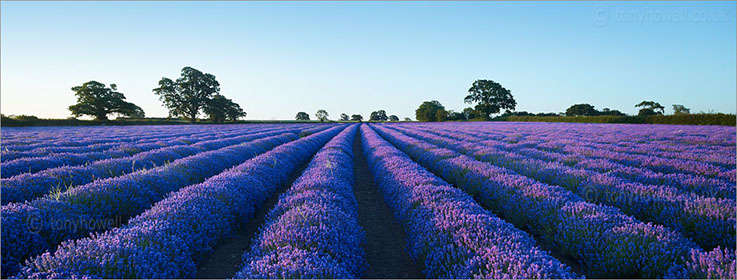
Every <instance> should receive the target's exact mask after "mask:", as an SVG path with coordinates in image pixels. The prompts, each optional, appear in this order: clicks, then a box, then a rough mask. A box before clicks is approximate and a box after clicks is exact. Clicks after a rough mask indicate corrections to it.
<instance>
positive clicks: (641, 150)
mask: <svg viewBox="0 0 737 280" xmlns="http://www.w3.org/2000/svg"><path fill="white" fill-rule="evenodd" d="M613 127H614V128H613ZM570 128H571V126H568V127H566V129H565V130H563V129H561V130H556V129H555V128H550V127H547V128H544V129H547V130H548V131H554V132H557V133H554V134H552V133H548V134H547V135H541V134H540V133H538V132H539V131H532V134H531V135H530V137H529V138H530V139H542V140H543V141H549V140H553V141H552V142H553V143H556V141H560V139H565V140H566V141H564V142H563V143H560V142H558V143H560V144H562V145H558V148H560V149H563V150H566V151H567V152H576V151H575V150H573V151H568V150H567V149H570V148H574V147H575V148H582V149H585V150H586V152H591V151H596V150H599V151H601V150H603V151H607V152H608V153H604V154H597V155H596V156H599V157H606V156H609V158H612V159H618V158H617V157H611V156H612V155H622V156H624V158H622V159H621V162H622V163H624V164H638V163H640V162H643V163H644V164H646V165H648V167H649V168H651V169H653V170H654V171H658V170H661V171H670V172H673V173H677V172H689V173H694V174H701V175H709V174H712V173H711V172H713V171H712V170H711V169H714V170H719V169H726V170H729V169H734V163H735V151H734V149H733V148H732V149H729V148H726V149H725V148H723V147H721V146H717V147H718V148H716V149H714V145H708V146H705V145H696V146H688V147H683V145H681V144H678V143H677V142H674V141H664V140H667V139H670V138H668V137H633V138H632V140H630V141H626V140H625V141H622V138H621V137H613V139H612V137H611V136H612V135H614V134H624V135H627V134H629V133H631V132H632V131H634V130H638V129H632V127H631V126H628V127H625V128H627V129H623V130H617V129H616V126H608V127H604V128H605V129H608V130H602V131H600V132H601V133H599V134H598V135H592V134H593V132H592V131H590V130H584V131H579V132H578V133H575V132H574V133H572V132H571V130H570ZM654 129H655V130H657V128H654ZM688 129H690V128H688ZM561 132H563V133H561ZM489 133H495V132H489ZM583 139H585V140H583ZM721 139H724V138H714V140H721ZM612 140H615V141H612ZM533 141H535V140H533ZM621 150H629V151H627V152H622V151H621ZM673 151H677V152H676V153H673ZM658 154H660V155H663V154H670V155H675V156H670V157H659V156H657V155H658ZM682 154H683V155H686V157H685V158H683V157H681V156H679V155H682ZM651 157H654V158H659V160H658V161H657V162H648V159H649V158H651ZM710 159H711V160H710ZM710 161H717V162H716V163H715V164H716V165H715V164H714V163H710ZM689 165H694V166H693V167H689ZM713 174H715V175H713V176H718V175H719V173H717V172H714V173H713Z"/></svg>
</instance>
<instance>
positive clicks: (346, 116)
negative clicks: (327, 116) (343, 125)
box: [340, 113, 350, 121]
mask: <svg viewBox="0 0 737 280" xmlns="http://www.w3.org/2000/svg"><path fill="white" fill-rule="evenodd" d="M340 120H341V121H347V120H350V117H348V115H347V114H346V113H341V114H340Z"/></svg>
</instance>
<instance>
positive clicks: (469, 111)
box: [463, 107, 478, 120]
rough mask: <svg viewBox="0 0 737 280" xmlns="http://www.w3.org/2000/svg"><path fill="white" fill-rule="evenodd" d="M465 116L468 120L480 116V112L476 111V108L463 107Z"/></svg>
mask: <svg viewBox="0 0 737 280" xmlns="http://www.w3.org/2000/svg"><path fill="white" fill-rule="evenodd" d="M463 116H464V117H465V118H466V119H467V120H472V119H475V118H476V117H477V116H478V113H476V110H475V109H474V108H471V107H466V108H463Z"/></svg>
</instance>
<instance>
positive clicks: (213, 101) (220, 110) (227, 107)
mask: <svg viewBox="0 0 737 280" xmlns="http://www.w3.org/2000/svg"><path fill="white" fill-rule="evenodd" d="M203 109H204V112H205V114H207V115H208V116H209V117H210V120H211V121H213V122H223V121H225V120H229V121H232V122H235V121H237V120H238V118H241V117H245V116H246V112H244V111H243V109H241V106H240V105H238V104H237V103H235V102H233V100H230V99H228V98H225V96H223V95H220V94H216V95H215V96H213V97H212V98H210V99H208V100H207V102H205V107H204V108H203Z"/></svg>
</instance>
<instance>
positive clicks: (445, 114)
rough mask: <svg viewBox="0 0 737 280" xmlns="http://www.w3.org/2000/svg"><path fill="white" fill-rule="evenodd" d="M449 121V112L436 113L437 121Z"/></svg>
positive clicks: (441, 110)
mask: <svg viewBox="0 0 737 280" xmlns="http://www.w3.org/2000/svg"><path fill="white" fill-rule="evenodd" d="M447 119H448V111H445V110H444V109H440V110H437V111H436V112H435V121H438V122H444V121H445V120H447Z"/></svg>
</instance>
